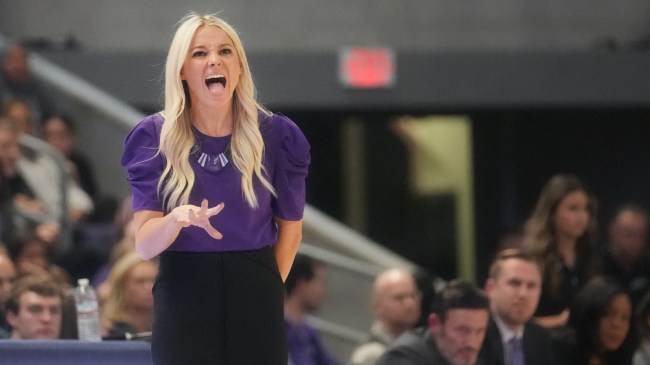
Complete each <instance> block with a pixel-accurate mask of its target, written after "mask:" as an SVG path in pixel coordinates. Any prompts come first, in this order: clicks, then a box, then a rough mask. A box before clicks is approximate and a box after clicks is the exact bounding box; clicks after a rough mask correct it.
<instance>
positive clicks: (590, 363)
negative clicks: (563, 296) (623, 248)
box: [559, 276, 637, 365]
mask: <svg viewBox="0 0 650 365" xmlns="http://www.w3.org/2000/svg"><path fill="white" fill-rule="evenodd" d="M631 321H632V301H631V300H630V296H629V295H628V294H627V292H626V291H625V289H624V288H623V287H622V286H621V285H620V284H619V283H618V282H616V281H614V280H612V279H610V278H605V277H602V276H597V277H595V278H593V279H592V280H590V281H589V282H588V283H587V284H586V285H585V286H584V287H583V288H582V289H581V290H580V291H579V292H578V293H577V294H576V297H575V301H574V303H573V305H572V306H571V315H570V316H569V326H570V327H571V329H572V330H573V333H572V337H570V338H568V339H567V341H564V342H563V344H564V347H563V348H562V349H563V351H562V352H561V353H560V355H561V356H560V359H559V360H561V363H563V364H566V365H569V364H571V365H574V364H576V365H618V364H630V363H631V361H632V356H633V353H634V351H635V349H636V346H637V343H636V336H635V331H634V329H633V328H632V327H631Z"/></svg>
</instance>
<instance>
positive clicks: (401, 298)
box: [390, 291, 422, 303]
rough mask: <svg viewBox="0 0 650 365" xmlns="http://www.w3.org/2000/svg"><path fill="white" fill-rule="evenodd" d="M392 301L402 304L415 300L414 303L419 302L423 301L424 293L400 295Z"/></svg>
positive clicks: (393, 297) (415, 292) (392, 297)
mask: <svg viewBox="0 0 650 365" xmlns="http://www.w3.org/2000/svg"><path fill="white" fill-rule="evenodd" d="M390 298H391V299H392V300H394V301H396V302H400V303H404V302H405V301H406V300H407V299H413V300H414V301H419V300H420V299H422V293H420V292H419V291H414V292H411V293H399V294H396V295H393V296H391V297H390Z"/></svg>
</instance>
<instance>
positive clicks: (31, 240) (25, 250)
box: [12, 236, 72, 287]
mask: <svg viewBox="0 0 650 365" xmlns="http://www.w3.org/2000/svg"><path fill="white" fill-rule="evenodd" d="M12 256H13V259H14V262H15V264H16V271H17V272H18V276H27V275H40V276H45V277H49V278H50V279H51V280H52V281H54V282H55V283H57V284H58V285H60V286H62V287H66V286H68V287H69V286H71V283H72V279H71V278H70V274H69V273H68V272H66V270H65V269H63V268H61V267H59V266H57V265H55V264H53V263H52V248H51V247H49V246H48V244H47V243H46V242H44V241H43V240H41V239H39V238H38V237H36V236H31V237H27V238H25V239H24V240H21V241H19V242H17V244H16V245H15V246H14V247H13V249H12Z"/></svg>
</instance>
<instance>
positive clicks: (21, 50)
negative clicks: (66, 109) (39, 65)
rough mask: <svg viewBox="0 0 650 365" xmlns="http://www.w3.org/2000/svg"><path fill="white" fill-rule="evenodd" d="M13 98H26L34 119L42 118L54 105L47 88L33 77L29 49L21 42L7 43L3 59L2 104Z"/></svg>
mask: <svg viewBox="0 0 650 365" xmlns="http://www.w3.org/2000/svg"><path fill="white" fill-rule="evenodd" d="M13 99H21V100H24V101H25V103H26V104H27V105H29V109H30V114H31V115H32V116H33V117H34V120H41V117H42V116H43V115H44V114H47V113H50V112H51V110H52V107H53V102H52V100H51V96H50V95H49V94H48V92H47V90H46V88H45V87H44V86H43V84H41V83H40V82H39V81H38V80H36V79H34V78H33V77H32V72H31V69H30V67H29V62H28V52H27V49H26V48H25V47H24V46H23V45H22V44H20V43H12V44H9V45H7V47H6V48H5V49H4V52H3V54H2V60H1V69H0V104H4V103H6V102H8V101H9V100H13Z"/></svg>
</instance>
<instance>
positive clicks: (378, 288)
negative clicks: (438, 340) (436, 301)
mask: <svg viewBox="0 0 650 365" xmlns="http://www.w3.org/2000/svg"><path fill="white" fill-rule="evenodd" d="M420 299H421V295H420V292H419V291H418V288H417V285H416V283H415V280H414V278H413V276H412V275H411V274H410V273H408V272H406V271H404V270H400V269H389V270H386V271H384V272H382V273H380V274H379V275H378V276H377V278H376V279H375V282H374V285H373V294H372V311H373V313H374V315H375V321H374V323H373V324H372V327H371V328H370V336H369V338H368V340H366V342H365V343H363V344H362V345H361V346H359V347H357V349H356V350H355V351H354V352H353V353H352V357H351V359H350V362H351V363H352V364H354V365H374V364H375V363H376V362H377V359H379V357H380V356H381V355H382V354H383V353H384V352H385V351H386V349H387V348H388V346H389V345H390V344H391V343H392V342H393V341H394V340H395V339H396V338H397V337H399V336H400V335H401V334H402V333H404V332H406V331H408V330H409V329H411V328H412V327H413V326H414V325H415V324H416V323H417V321H418V319H419V318H420Z"/></svg>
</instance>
